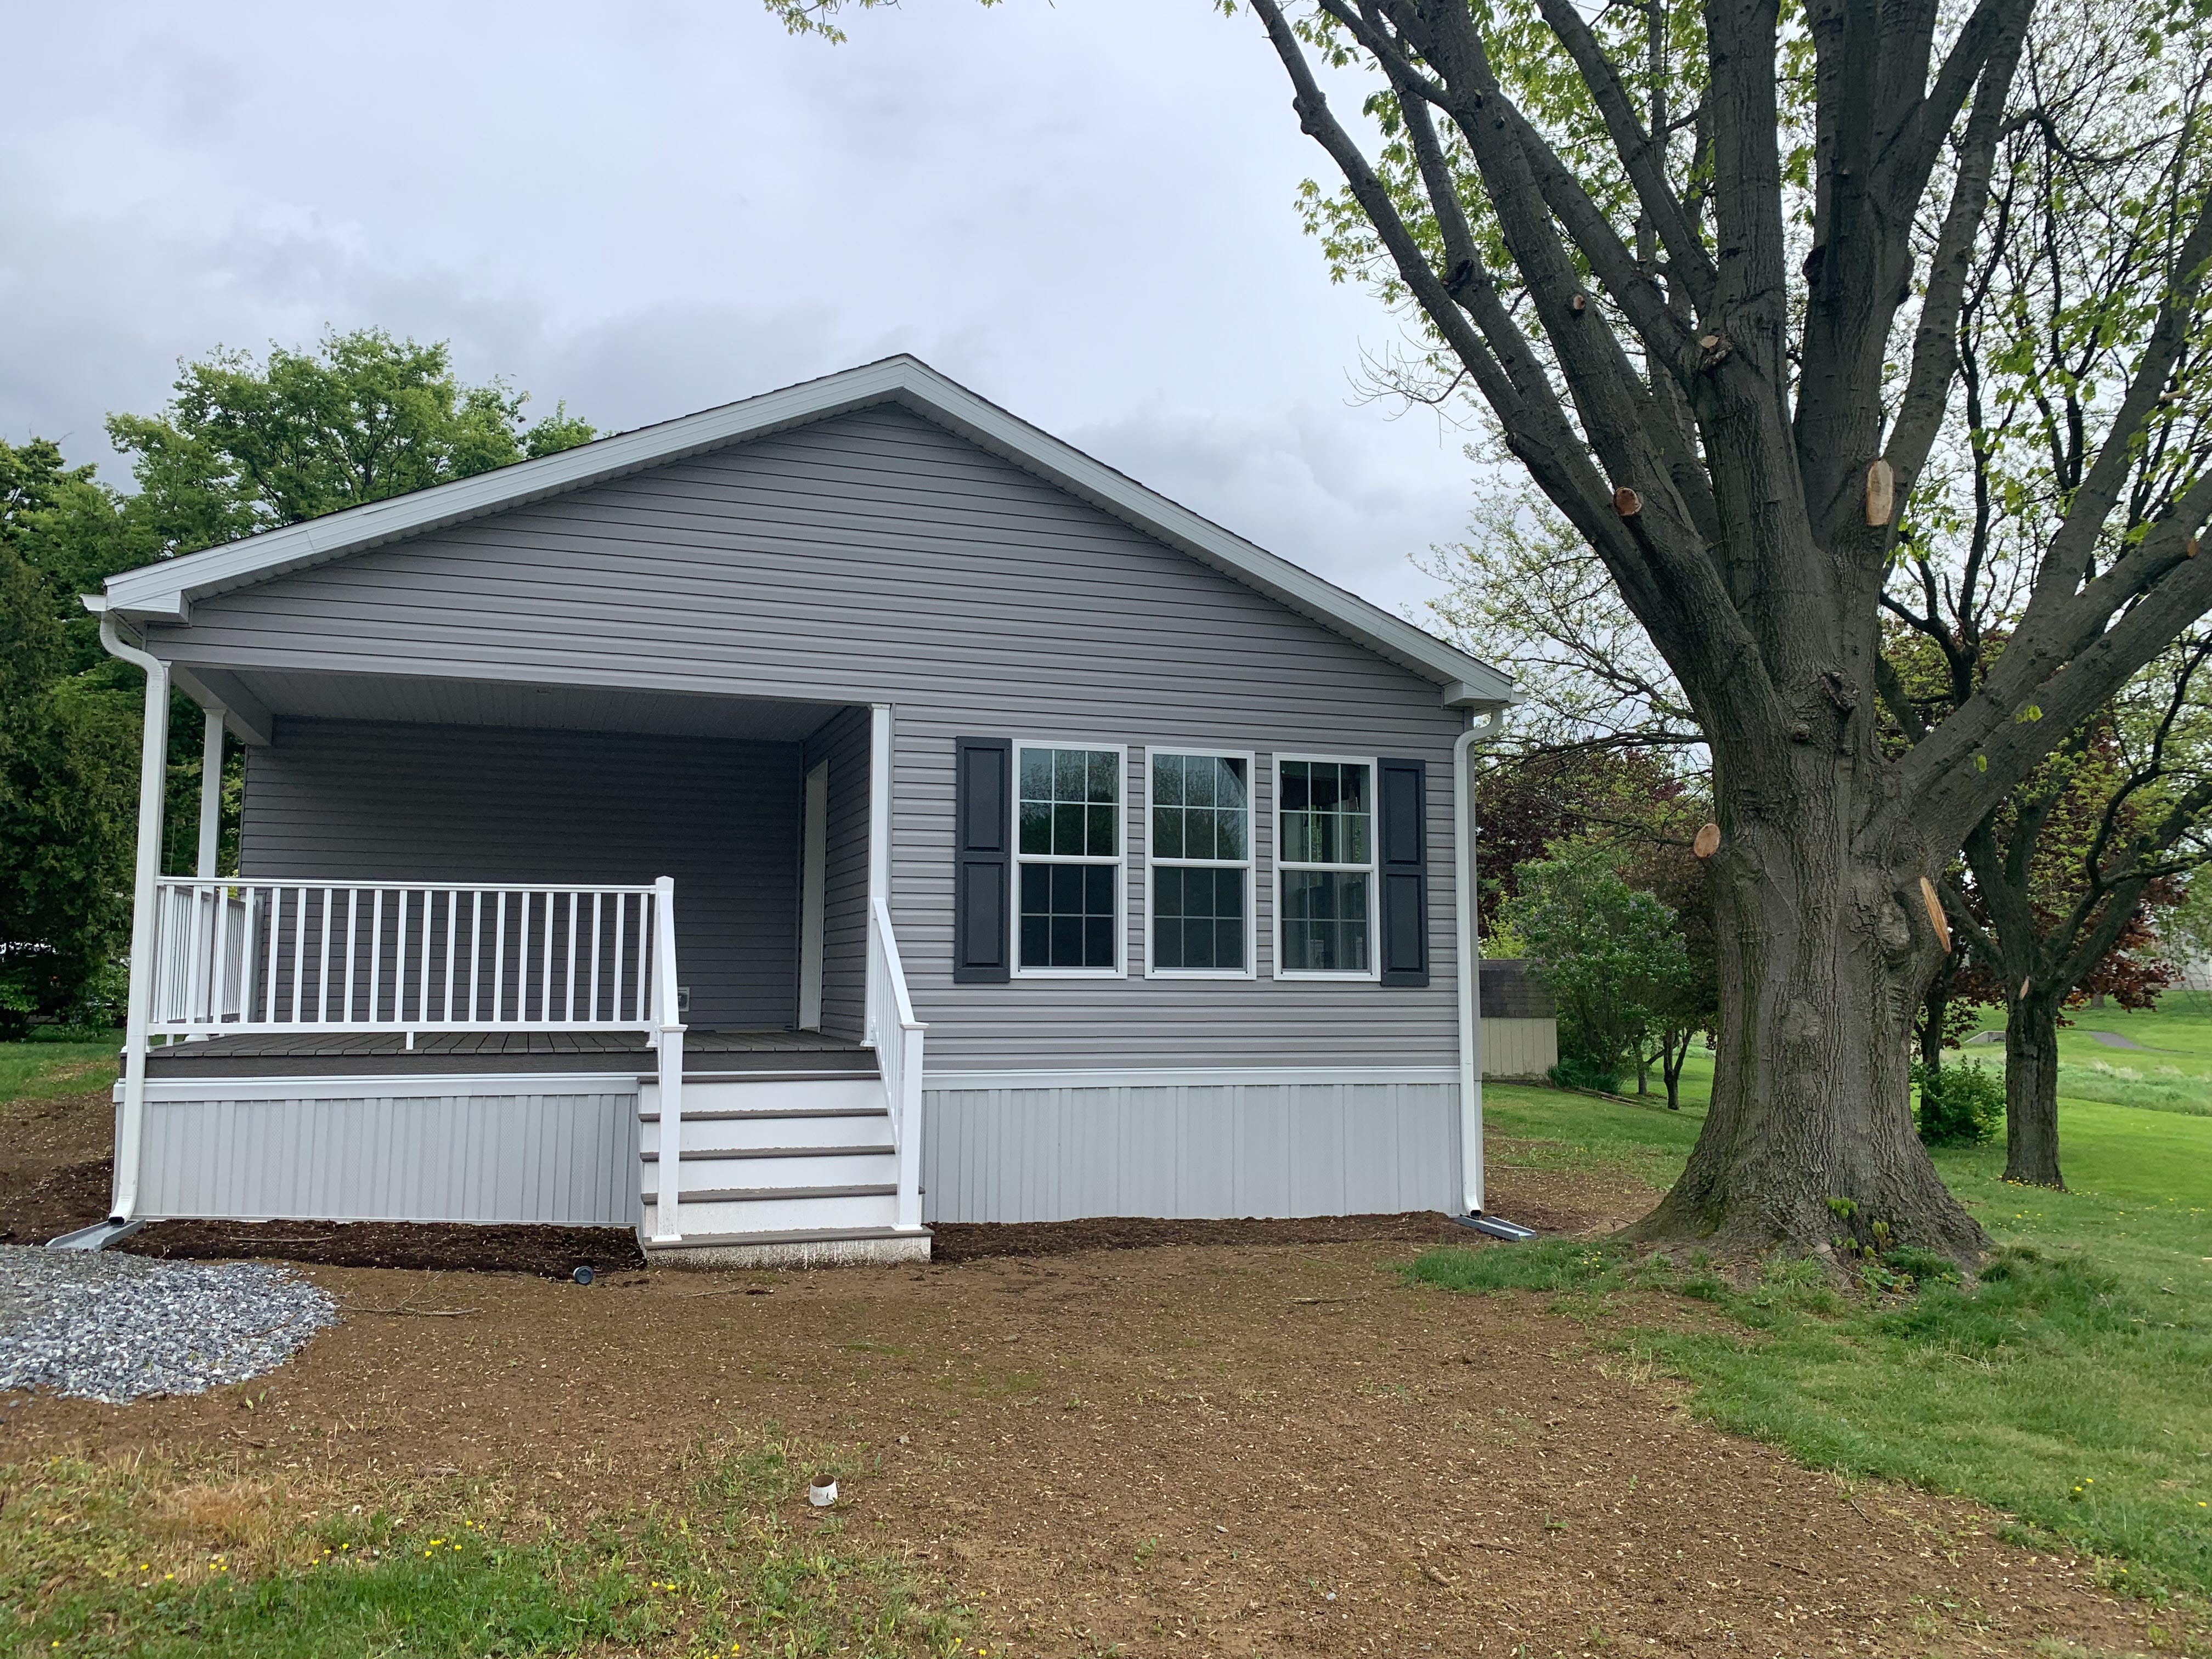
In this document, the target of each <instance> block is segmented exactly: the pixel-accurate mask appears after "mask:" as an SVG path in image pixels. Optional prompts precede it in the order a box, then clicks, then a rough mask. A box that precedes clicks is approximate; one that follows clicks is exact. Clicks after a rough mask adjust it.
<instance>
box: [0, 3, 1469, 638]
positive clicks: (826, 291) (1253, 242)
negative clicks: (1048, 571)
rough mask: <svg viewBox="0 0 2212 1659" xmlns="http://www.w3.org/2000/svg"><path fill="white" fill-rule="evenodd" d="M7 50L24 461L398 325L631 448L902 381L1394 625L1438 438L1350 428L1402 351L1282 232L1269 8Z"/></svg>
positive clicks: (234, 35) (4, 198) (230, 36)
mask: <svg viewBox="0 0 2212 1659" xmlns="http://www.w3.org/2000/svg"><path fill="white" fill-rule="evenodd" d="M362 17H363V15H362V14H360V13H358V12H347V11H343V10H337V11H326V10H324V9H318V8H307V7H295V6H279V5H276V4H274V3H271V0H210V3H209V4H208V5H207V6H204V7H202V8H198V9H195V11H194V14H193V17H192V21H191V27H190V29H189V31H187V30H186V29H185V28H184V27H182V26H181V25H179V23H177V22H176V21H173V19H174V14H173V12H172V11H171V10H170V9H168V8H166V7H163V6H159V5H156V4H153V3H145V4H135V3H131V4H126V3H101V4H96V5H88V6H85V7H80V8H49V9H46V10H45V11H43V12H39V13H36V14H33V15H27V17H25V18H24V19H21V20H17V22H16V25H15V33H16V35H17V36H18V37H19V38H18V41H17V43H16V44H18V45H19V46H21V47H22V48H23V50H22V52H21V56H20V59H19V61H20V62H21V63H24V64H31V65H33V69H32V70H31V72H29V73H19V74H18V75H17V76H16V77H15V82H13V83H12V84H11V101H10V102H9V104H8V105H7V106H4V108H0V223H6V224H8V225H9V238H8V240H6V242H5V243H0V435H4V436H7V437H10V438H21V437H24V436H27V435H31V434H33V433H38V434H41V435H52V436H57V437H60V438H62V439H64V441H66V442H67V443H68V444H69V446H70V450H71V451H72V453H75V454H76V455H78V456H80V457H82V458H84V459H102V460H106V461H108V462H110V467H111V471H112V458H111V457H109V456H108V455H107V453H106V442H105V439H104V437H103V436H102V435H101V434H100V419H101V417H102V416H103V415H105V414H106V412H107V411H109V410H118V409H128V410H148V409H151V408H153V407H154V406H155V405H156V404H159V403H160V402H161V399H162V398H163V397H164V396H165V394H166V392H167V388H168V385H169V382H170V381H171V380H172V379H173V376H174V373H175V365H176V362H177V361H178V359H179V358H180V357H191V356H199V355H201V354H203V353H204V352H205V351H207V350H208V349H210V348H211V347H213V346H215V345H216V344H217V343H222V344H228V345H233V346H243V347H247V348H251V349H260V348H262V347H264V346H265V345H266V343H268V342H269V341H270V340H271V339H276V340H281V341H283V342H285V343H295V344H296V343H305V342H307V341H309V340H312V339H313V337H315V336H316V335H317V334H318V333H319V332H320V331H322V330H323V329H324V328H325V327H326V326H334V327H337V328H348V327H353V326H357V325H362V324H372V323H373V324H377V325H382V326H385V327H388V328H390V329H392V330H393V331H397V332H401V333H406V334H412V335H414V336H416V337H418V338H438V339H449V340H451V341H452V342H453V346H454V349H455V354H456V356H457V358H458V359H459V362H460V365H461V367H462V368H463V370H464V372H465V374H469V375H470V376H471V377H472V378H476V377H483V376H486V375H489V374H501V375H503V376H505V377H506V378H507V380H510V381H511V382H513V384H515V385H517V386H522V387H525V388H526V389H528V390H529V391H531V392H533V393H534V394H535V395H536V398H537V405H536V406H537V407H538V408H539V409H540V410H543V409H544V408H548V407H550V405H551V404H552V403H553V401H554V400H555V399H556V398H561V399H565V400H566V401H567V402H568V406H569V407H570V409H571V410H574V412H576V413H578V414H580V415H582V416H585V417H586V418H587V419H590V420H592V421H594V422H597V423H599V424H600V425H601V426H603V427H609V428H623V427H629V426H635V425H639V424H643V423H645V422H650V421H655V420H660V419H665V418H667V417H668V416H673V415H678V414H681V413H684V412H686V411H688V410H692V409H696V408H701V407H704V406H706V405H708V404H715V403H720V402H724V401H726V400H728V399H730V398H737V397H742V396H745V395H748V394H750V393H752V392H759V391H763V390H766V389H768V388H769V387H771V386H777V385H781V384H785V383H787V382H789V381H791V380H799V379H803V378H805V377H807V376H809V375H812V374H821V373H823V372H825V371H828V370H829V369H833V368H839V367H842V366H844V365H845V364H848V363H851V362H860V361H865V360H866V359H868V358H872V357H876V356H882V355H884V353H886V352H888V351H892V350H910V351H913V352H915V353H916V354H917V355H919V356H923V357H925V358H927V359H928V360H929V361H931V362H933V363H935V364H936V365H937V366H938V367H939V368H942V369H943V370H945V372H946V373H948V374H952V375H953V376H954V377H955V378H957V379H960V380H964V381H966V382H968V383H969V384H971V385H973V386H975V389H976V390H977V391H979V392H982V393H983V394H984V395H985V396H987V397H989V398H993V399H994V400H995V401H997V402H1000V403H1001V404H1005V405H1006V407H1008V408H1010V409H1012V410H1014V411H1015V412H1016V413H1018V414H1020V415H1022V416H1025V417H1027V418H1029V419H1030V420H1033V421H1036V422H1037V423H1038V424H1040V425H1042V426H1044V427H1046V428H1048V429H1050V430H1053V431H1054V432H1057V433H1059V434H1060V435H1062V436H1065V437H1067V438H1068V439H1070V440H1071V441H1074V442H1077V443H1079V444H1081V445H1083V446H1085V447H1089V448H1091V449H1093V450H1095V451H1096V453H1098V454H1099V455H1100V457H1101V458H1102V459H1105V460H1107V461H1109V462H1110V463H1112V464H1113V465H1116V466H1119V467H1121V468H1122V469H1123V470H1125V471H1128V472H1130V473H1131V474H1133V476H1135V477H1139V478H1141V479H1142V480H1143V481H1144V482H1146V483H1149V484H1151V485H1152V486H1153V487H1154V488H1156V489H1160V490H1162V491H1164V493H1166V494H1168V495H1173V496H1175V497H1176V498H1177V499H1179V500H1182V501H1186V502H1187V503H1188V504H1189V505H1190V506H1191V507H1194V508H1196V509H1197V510H1199V511H1200V512H1202V513H1206V514H1207V515H1208V516H1210V517H1213V518H1216V519H1218V520H1220V521H1221V522H1223V523H1225V524H1226V525H1228V526H1230V527H1231V528H1232V529H1235V530H1237V531H1238V532H1241V533H1243V534H1245V535H1248V536H1249V537H1251V538H1253V539H1255V540H1256V541H1259V542H1261V544H1263V545H1267V546H1269V547H1272V548H1273V549H1274V550H1276V551H1278V552H1279V553H1281V554H1283V555H1284V556H1286V557H1289V558H1292V559H1295V560H1297V561H1298V562H1301V563H1304V564H1305V565H1307V566H1309V567H1310V568H1313V569H1316V570H1317V571H1319V572H1320V573H1321V574H1324V575H1327V576H1328V577H1329V578H1330V579H1331V580H1336V581H1339V582H1341V583H1343V584H1345V585H1346V586H1351V587H1353V588H1354V589H1356V590H1357V591H1359V592H1363V593H1365V594H1366V595H1368V596H1369V597H1370V598H1373V599H1377V600H1378V601H1381V602H1383V603H1384V604H1388V605H1392V606H1394V607H1395V606H1398V605H1401V604H1402V603H1404V602H1407V601H1409V600H1411V599H1415V598H1417V597H1418V596H1419V594H1421V593H1423V592H1425V591H1426V586H1427V585H1426V583H1425V580H1424V579H1422V578H1420V577H1419V576H1418V575H1417V574H1415V573H1413V570H1412V569H1411V568H1410V566H1409V565H1408V564H1407V555H1408V554H1410V553H1413V552H1417V551H1419V550H1423V549H1424V548H1425V546H1426V545H1427V544H1429V543H1430V542H1431V541H1435V540H1437V539H1441V538H1448V537H1450V536H1452V535H1454V534H1455V533H1456V532H1458V530H1459V529H1460V527H1461V524H1462V518H1463V513H1464V506H1463V504H1464V501H1465V498H1466V478H1467V471H1468V469H1467V466H1466V464H1465V462H1464V460H1463V459H1462V457H1461V455H1460V453H1459V441H1458V439H1457V437H1456V435H1453V434H1450V433H1445V434H1443V435H1439V434H1438V432H1437V428H1436V425H1435V422H1434V421H1433V418H1432V417H1431V416H1427V415H1425V414H1419V415H1416V416H1410V417H1407V418H1406V419H1404V420H1401V421H1398V422H1391V421H1389V419H1387V418H1386V415H1385V412H1384V411H1383V410H1381V409H1379V408H1376V407H1374V406H1371V405H1368V406H1363V405H1359V404H1355V402H1354V401H1353V400H1352V398H1351V396H1350V392H1349V383H1348V380H1347V373H1348V371H1350V370H1351V369H1352V368H1356V366H1357V363H1358V357H1359V353H1360V350H1361V348H1362V345H1363V344H1367V345H1374V344H1377V343H1384V342H1387V341H1388V340H1389V339H1391V338H1392V337H1395V331H1396V328H1397V325H1396V323H1395V321H1394V320H1393V319H1390V318H1389V317H1387V316H1386V315H1384V314H1383V313H1382V312H1381V311H1380V310H1379V309H1378V308H1377V307H1375V306H1374V305H1373V304H1372V302H1371V301H1368V300H1366V299H1365V298H1364V296H1362V295H1358V294H1357V293H1355V292H1352V291H1351V290H1348V289H1340V288H1332V287H1331V286H1330V285H1329V283H1328V280H1327V276H1326V273H1325V272H1324V271H1323V270H1322V264H1321V260H1320V258H1319V255H1318V252H1317V251H1316V249H1315V248H1314V247H1313V246H1312V245H1311V244H1310V242H1308V241H1307V240H1306V239H1305V238H1304V237H1303V235H1302V234H1300V233H1299V230H1298V228H1297V223H1296V221H1295V217H1294V216H1293V214H1292V212H1291V195H1292V192H1293V191H1294V189H1295V187H1296V185H1297V181H1298V179H1301V178H1303V177H1304V176H1307V175H1308V174H1310V173H1315V172H1317V171H1318V170H1320V168H1321V167H1322V165H1323V159H1322V157H1321V155H1320V154H1319V152H1318V151H1317V150H1314V149H1311V147H1310V144H1309V143H1307V141H1305V140H1304V139H1303V138H1302V137H1300V136H1299V135H1298V133H1297V129H1296V125H1295V123H1294V121H1293V120H1292V119H1291V116H1290V114H1289V111H1288V97H1287V92H1286V89H1285V87H1284V86H1283V84H1282V82H1281V77H1280V71H1279V68H1277V67H1276V66H1275V65H1274V64H1273V63H1272V61H1271V60H1270V58H1269V57H1268V54H1267V52H1266V49H1265V47H1264V46H1263V45H1262V44H1261V42H1260V41H1259V40H1258V39H1257V38H1256V36H1255V33H1254V32H1253V29H1252V25H1251V21H1250V20H1249V17H1240V18H1238V19H1235V20H1231V21H1224V20H1222V19H1220V18H1218V16H1215V15H1212V13H1211V12H1210V11H1209V10H1208V9H1206V8H1205V7H1202V6H1194V5H1192V4H1190V3H1188V0H1059V3H1057V4H1054V5H1040V4H1036V3H1033V0H1022V3H1014V4H1009V5H1006V6H1002V7H997V8H994V9H988V10H986V9H982V8H981V7H978V6H975V5H973V4H970V3H967V0H912V3H909V4H908V5H907V6H905V7H904V8H902V9H890V10H880V11H873V12H870V13H868V14H867V15H865V16H861V17H857V18H855V19H854V25H853V29H852V34H853V39H852V41H851V43H850V44H849V45H848V46H842V47H831V46H826V45H824V44H823V43H822V42H820V41H815V40H791V39H789V38H787V37H786V36H785V35H784V34H783V33H781V30H780V29H779V28H778V27H776V26H775V24H774V23H773V22H772V21H770V20H769V18H768V17H767V16H766V15H764V14H763V13H761V12H759V11H758V10H757V9H755V8H754V7H752V6H751V5H750V4H749V3H748V0H697V3H678V0H661V3H659V4H655V5H649V6H642V7H629V8H620V9H613V10H609V9H605V8H599V7H593V6H590V5H586V4H585V3H584V0H546V3H544V4H533V5H530V6H527V7H526V6H524V5H522V4H520V3H519V0H518V3H513V4H501V5H495V6H486V7H469V8H454V7H451V6H450V5H447V4H444V3H436V4H434V3H431V0H399V3H397V4H395V5H394V6H392V7H390V8H386V9H384V10H382V11H380V12H379V13H378V14H377V17H376V21H375V26H374V27H363V26H362Z"/></svg>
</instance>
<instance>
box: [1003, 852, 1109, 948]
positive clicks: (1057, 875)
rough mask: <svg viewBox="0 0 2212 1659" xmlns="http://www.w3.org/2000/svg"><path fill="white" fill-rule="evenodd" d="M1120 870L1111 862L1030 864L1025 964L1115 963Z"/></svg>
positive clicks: (1025, 884)
mask: <svg viewBox="0 0 2212 1659" xmlns="http://www.w3.org/2000/svg"><path fill="white" fill-rule="evenodd" d="M1118 873H1119V872H1118V871H1117V869H1116V868H1115V866H1113V865H1110V864H1024V866H1022V915H1021V944H1022V966H1023V967H1024V968H1111V967H1113V966H1114V882H1115V876H1116V875H1117V874H1118Z"/></svg>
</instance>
